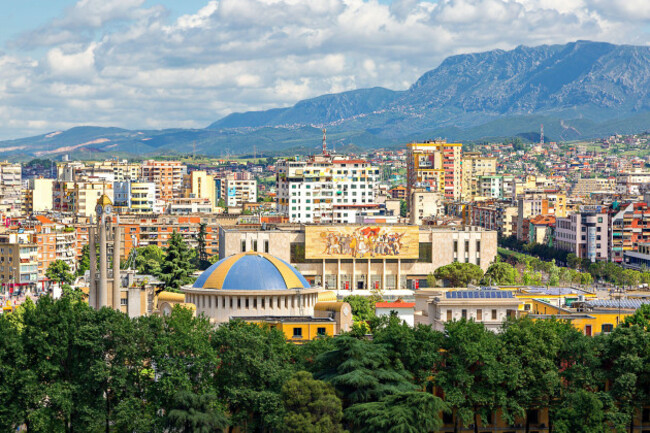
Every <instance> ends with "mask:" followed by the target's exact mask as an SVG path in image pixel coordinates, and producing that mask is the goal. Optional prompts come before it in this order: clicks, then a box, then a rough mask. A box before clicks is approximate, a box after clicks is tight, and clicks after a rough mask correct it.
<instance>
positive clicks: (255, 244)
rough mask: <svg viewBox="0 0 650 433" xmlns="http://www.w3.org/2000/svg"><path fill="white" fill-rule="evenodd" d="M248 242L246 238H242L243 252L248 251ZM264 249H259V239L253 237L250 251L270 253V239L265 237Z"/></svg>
mask: <svg viewBox="0 0 650 433" xmlns="http://www.w3.org/2000/svg"><path fill="white" fill-rule="evenodd" d="M247 244H248V242H247V241H246V239H242V240H241V252H242V253H245V252H246V247H247ZM263 248H264V250H263V251H260V250H258V249H257V239H253V240H252V241H251V249H250V250H249V251H257V252H258V253H261V252H264V253H268V252H269V241H268V240H267V239H264V241H263Z"/></svg>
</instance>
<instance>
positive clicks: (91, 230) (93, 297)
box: [88, 224, 99, 309]
mask: <svg viewBox="0 0 650 433" xmlns="http://www.w3.org/2000/svg"><path fill="white" fill-rule="evenodd" d="M96 241H97V240H96V239H95V226H94V224H91V225H90V226H89V227H88V257H89V259H90V282H89V283H88V305H90V307H91V308H94V309H98V308H99V302H98V299H97V296H98V293H97V242H96Z"/></svg>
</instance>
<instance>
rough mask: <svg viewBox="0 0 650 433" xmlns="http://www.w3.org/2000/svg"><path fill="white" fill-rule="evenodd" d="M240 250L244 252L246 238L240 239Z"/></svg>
mask: <svg viewBox="0 0 650 433" xmlns="http://www.w3.org/2000/svg"><path fill="white" fill-rule="evenodd" d="M241 252H242V253H245V252H246V239H242V241H241Z"/></svg>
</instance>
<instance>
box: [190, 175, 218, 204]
mask: <svg viewBox="0 0 650 433" xmlns="http://www.w3.org/2000/svg"><path fill="white" fill-rule="evenodd" d="M183 187H184V191H185V192H184V195H185V197H186V198H203V199H205V198H207V199H209V200H210V204H211V205H212V211H214V208H215V206H216V202H215V199H216V191H215V183H214V176H212V175H209V174H207V173H206V172H205V171H202V170H196V171H193V172H191V173H190V174H188V175H185V177H184V178H183Z"/></svg>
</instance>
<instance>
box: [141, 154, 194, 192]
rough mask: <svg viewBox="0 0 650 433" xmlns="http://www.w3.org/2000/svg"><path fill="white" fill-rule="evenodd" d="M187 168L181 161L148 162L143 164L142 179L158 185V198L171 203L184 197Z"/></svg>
mask: <svg viewBox="0 0 650 433" xmlns="http://www.w3.org/2000/svg"><path fill="white" fill-rule="evenodd" d="M185 174H187V166H186V165H185V164H182V163H181V162H179V161H155V160H148V161H144V162H143V163H142V179H143V180H146V181H148V182H153V183H155V184H156V198H157V199H159V200H164V201H167V202H169V201H171V200H172V199H174V198H181V197H182V196H183V176H184V175H185Z"/></svg>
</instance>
